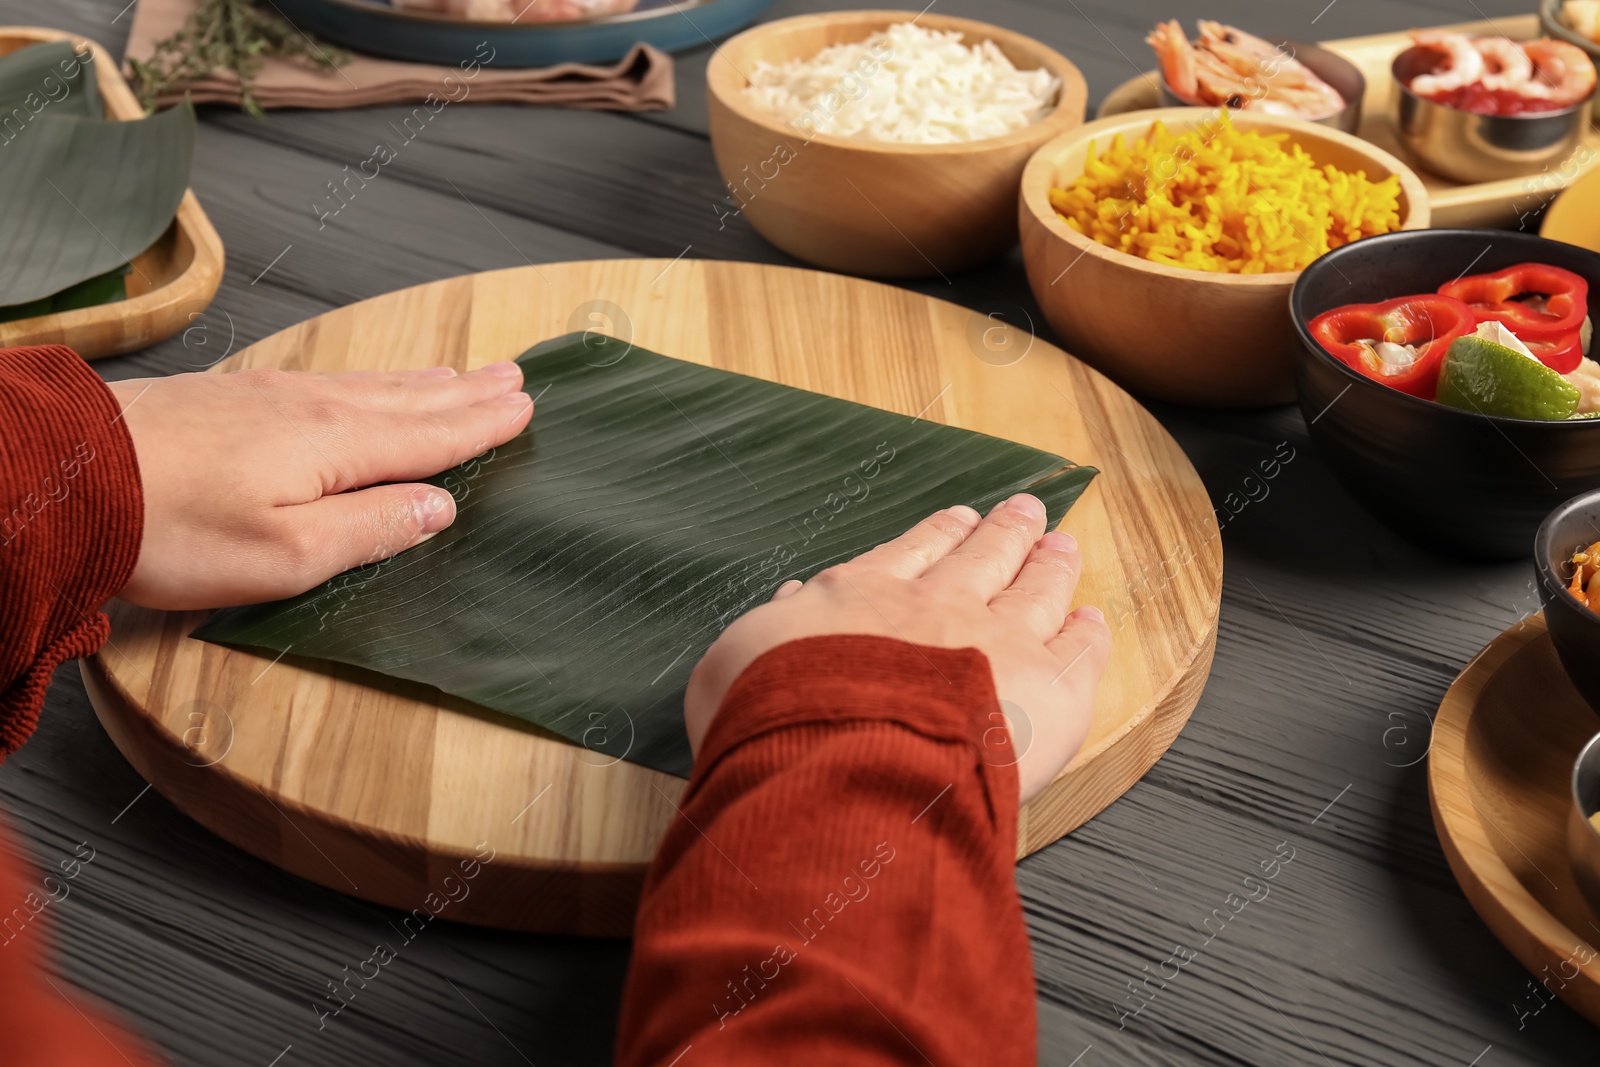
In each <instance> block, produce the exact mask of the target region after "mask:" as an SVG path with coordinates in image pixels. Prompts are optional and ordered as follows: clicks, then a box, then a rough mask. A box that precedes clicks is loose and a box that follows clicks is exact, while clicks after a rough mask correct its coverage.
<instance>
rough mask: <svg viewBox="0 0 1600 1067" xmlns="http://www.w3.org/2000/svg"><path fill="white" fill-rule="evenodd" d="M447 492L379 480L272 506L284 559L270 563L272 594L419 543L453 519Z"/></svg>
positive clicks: (268, 594) (299, 589) (267, 595)
mask: <svg viewBox="0 0 1600 1067" xmlns="http://www.w3.org/2000/svg"><path fill="white" fill-rule="evenodd" d="M455 517H456V505H455V500H454V499H452V498H451V496H450V494H449V493H448V492H447V491H445V490H443V489H440V488H437V487H435V486H431V485H415V484H413V485H380V486H374V487H373V488H371V489H362V490H359V491H357V492H351V493H335V494H332V495H330V496H325V497H323V498H322V499H320V500H314V501H312V502H311V503H309V504H291V505H287V506H283V507H279V508H277V509H275V513H274V515H273V520H274V521H275V522H276V523H278V524H280V525H279V528H278V537H277V539H276V540H277V542H278V544H279V546H280V549H281V555H282V557H283V558H282V560H281V561H280V565H279V566H277V567H273V568H270V569H269V570H268V572H267V573H270V574H271V576H272V579H273V581H274V582H276V583H277V584H278V585H279V586H280V587H279V588H275V589H270V590H263V591H261V595H258V596H256V597H255V599H257V600H261V599H275V598H281V597H286V596H294V595H296V594H299V593H303V592H305V591H306V590H307V589H312V588H315V587H316V586H317V585H319V584H321V583H322V582H325V581H327V580H328V579H329V578H332V577H333V576H334V575H336V574H340V573H342V572H344V571H347V570H349V569H350V568H352V567H359V566H362V565H363V564H367V563H376V562H378V561H379V560H382V559H388V558H389V557H390V556H393V555H395V554H397V553H400V552H404V551H405V550H406V549H408V548H410V547H412V546H413V545H417V544H421V543H422V542H423V541H426V540H427V539H428V538H430V537H432V536H433V535H434V534H436V533H438V532H439V531H440V530H443V529H444V528H445V527H447V526H449V525H450V524H451V523H452V522H454V521H455Z"/></svg>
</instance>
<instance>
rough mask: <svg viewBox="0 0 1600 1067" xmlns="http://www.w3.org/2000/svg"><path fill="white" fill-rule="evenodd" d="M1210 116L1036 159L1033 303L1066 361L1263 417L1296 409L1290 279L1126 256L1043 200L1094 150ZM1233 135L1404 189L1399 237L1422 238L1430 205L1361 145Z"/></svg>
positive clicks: (1065, 140) (1157, 117)
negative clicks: (1275, 143)
mask: <svg viewBox="0 0 1600 1067" xmlns="http://www.w3.org/2000/svg"><path fill="white" fill-rule="evenodd" d="M1213 115H1214V112H1212V111H1210V110H1207V109H1204V108H1163V109H1160V110H1155V111H1141V112H1136V113H1132V114H1128V115H1116V116H1112V117H1110V118H1104V119H1099V120H1098V121H1095V122H1091V123H1089V124H1088V125H1087V126H1084V127H1082V128H1080V129H1076V130H1072V131H1070V132H1068V133H1064V134H1062V135H1061V136H1059V137H1057V138H1056V139H1055V140H1053V141H1051V142H1049V143H1048V144H1046V145H1044V146H1043V147H1041V148H1040V149H1039V151H1038V152H1036V153H1035V154H1034V157H1033V158H1032V159H1031V160H1029V162H1028V166H1027V169H1026V170H1025V171H1023V175H1022V186H1021V192H1020V194H1019V196H1018V200H1017V213H1018V216H1019V219H1020V224H1021V229H1022V258H1023V261H1024V262H1025V263H1026V264H1027V268H1028V283H1029V285H1030V286H1032V288H1033V296H1034V299H1035V300H1037V301H1038V302H1039V304H1040V306H1041V307H1043V308H1044V314H1045V318H1046V319H1047V320H1048V321H1049V323H1050V325H1051V327H1052V328H1054V330H1055V332H1056V333H1057V334H1059V335H1060V336H1061V337H1062V338H1063V340H1064V341H1065V342H1066V346H1067V348H1068V350H1069V351H1071V352H1074V353H1077V354H1079V355H1080V356H1081V357H1082V358H1083V359H1084V360H1085V361H1087V362H1088V363H1090V364H1092V365H1093V366H1094V367H1096V368H1097V369H1099V370H1100V371H1102V372H1104V373H1105V374H1107V375H1109V376H1110V377H1111V378H1112V379H1114V380H1115V381H1117V382H1119V383H1121V384H1122V385H1123V386H1125V387H1127V388H1129V389H1132V390H1134V391H1136V392H1138V393H1140V394H1141V395H1147V396H1154V397H1159V398H1160V399H1162V400H1170V401H1173V402H1175V403H1180V404H1204V405H1207V406H1212V407H1233V408H1237V407H1261V406H1266V405H1271V404H1282V403H1285V402H1287V401H1289V400H1292V399H1294V362H1293V355H1294V352H1295V350H1296V348H1298V346H1299V344H1300V341H1299V338H1298V337H1297V336H1296V334H1295V329H1294V323H1293V321H1292V319H1291V318H1290V315H1289V293H1290V291H1291V290H1292V289H1293V288H1294V283H1295V280H1296V279H1297V278H1299V276H1300V274H1299V272H1298V271H1292V272H1274V273H1270V274H1215V273H1211V272H1208V271H1198V270H1189V269H1187V268H1185V267H1173V266H1168V265H1166V264H1164V263H1152V262H1151V261H1149V260H1147V259H1142V258H1140V257H1138V256H1133V255H1129V254H1127V253H1126V252H1123V251H1121V250H1120V249H1116V248H1110V247H1108V246H1106V245H1103V244H1101V243H1099V242H1098V241H1095V240H1092V239H1091V238H1089V237H1087V236H1085V235H1084V234H1081V233H1079V232H1078V231H1077V230H1075V229H1073V228H1072V227H1071V226H1068V225H1067V224H1066V223H1065V222H1063V221H1062V220H1061V216H1060V215H1058V214H1056V210H1055V208H1054V207H1052V206H1051V204H1050V190H1051V189H1055V188H1061V187H1063V186H1065V185H1067V184H1069V183H1070V182H1072V181H1074V180H1075V179H1077V178H1079V177H1082V175H1083V172H1084V168H1085V166H1086V165H1087V162H1088V158H1089V150H1090V148H1091V147H1092V148H1093V149H1094V151H1095V152H1096V153H1097V154H1099V153H1103V152H1104V151H1105V150H1106V146H1107V145H1108V144H1110V142H1111V140H1112V139H1113V138H1115V137H1118V136H1122V137H1124V138H1126V139H1127V140H1128V141H1129V142H1130V143H1131V142H1132V141H1133V140H1135V139H1136V138H1139V137H1142V136H1144V135H1145V134H1147V133H1149V131H1150V127H1151V126H1152V125H1153V124H1154V123H1156V122H1158V121H1159V122H1162V123H1165V125H1166V126H1167V128H1168V129H1169V130H1172V131H1173V132H1174V133H1181V132H1184V131H1186V130H1188V129H1191V128H1193V127H1194V126H1195V125H1196V123H1197V120H1199V119H1203V118H1210V117H1212V116H1213ZM1233 123H1234V125H1235V126H1237V127H1238V128H1239V129H1241V130H1266V131H1282V132H1284V133H1287V134H1288V136H1289V139H1290V141H1291V142H1292V143H1294V144H1297V145H1299V146H1300V147H1301V148H1303V149H1305V151H1306V153H1307V154H1308V155H1310V156H1311V157H1312V158H1313V159H1314V160H1316V162H1317V163H1319V164H1322V165H1328V164H1331V165H1333V166H1336V167H1338V168H1339V169H1341V170H1343V171H1346V172H1349V173H1354V172H1356V171H1364V172H1365V173H1366V175H1367V177H1369V178H1371V179H1372V180H1373V181H1381V180H1382V179H1384V178H1387V177H1389V176H1390V175H1398V176H1399V179H1400V228H1401V229H1404V230H1420V229H1425V228H1426V227H1427V225H1428V219H1429V213H1428V196H1427V194H1426V193H1425V192H1423V189H1422V183H1421V181H1420V180H1419V179H1418V178H1417V176H1416V174H1414V173H1413V172H1412V171H1411V169H1410V168H1409V167H1407V166H1406V165H1405V164H1404V163H1401V162H1400V161H1399V160H1398V159H1396V158H1395V157H1394V156H1392V155H1390V154H1389V153H1387V152H1385V151H1383V150H1381V149H1379V148H1377V147H1375V146H1373V145H1371V144H1368V143H1367V142H1366V141H1363V140H1361V139H1360V138H1359V137H1353V136H1351V135H1350V134H1347V133H1344V132H1342V131H1340V130H1335V129H1330V128H1329V127H1327V126H1319V125H1315V124H1313V123H1309V122H1298V121H1293V120H1285V119H1280V118H1273V117H1270V116H1262V115H1258V114H1256V113H1254V112H1249V111H1244V112H1240V113H1238V114H1236V115H1235V116H1234V117H1233Z"/></svg>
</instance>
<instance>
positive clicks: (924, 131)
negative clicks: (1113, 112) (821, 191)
mask: <svg viewBox="0 0 1600 1067" xmlns="http://www.w3.org/2000/svg"><path fill="white" fill-rule="evenodd" d="M1060 90H1061V81H1060V79H1059V78H1057V77H1056V76H1055V75H1053V74H1051V73H1050V72H1049V71H1047V70H1043V69H1041V70H1028V71H1019V70H1017V68H1016V67H1014V66H1012V65H1011V61H1010V60H1009V59H1007V58H1006V56H1005V53H1003V52H1001V51H1000V49H999V48H997V47H996V46H995V44H994V42H992V41H980V42H979V43H978V44H976V45H974V46H971V47H968V46H967V45H964V44H962V43H961V34H960V33H958V32H955V31H949V32H941V31H938V30H928V29H923V28H922V27H921V26H917V25H914V24H913V23H910V22H901V23H897V24H896V25H893V26H890V27H889V28H888V29H887V30H882V31H879V32H877V33H874V34H873V35H872V36H870V37H868V38H867V39H866V40H864V41H860V42H857V43H854V44H836V45H833V46H831V47H829V48H824V49H823V50H822V51H821V52H818V53H817V54H816V55H814V56H812V57H811V58H810V59H804V60H802V59H792V60H790V61H789V62H787V63H783V64H781V65H775V64H771V63H758V64H756V67H755V69H754V70H752V71H751V72H750V85H749V87H748V88H747V89H746V90H745V92H746V93H747V94H748V95H749V97H750V99H751V100H752V101H753V102H754V103H756V104H757V105H759V106H760V107H762V108H765V109H766V110H767V111H770V112H772V113H773V114H774V115H776V116H778V118H780V119H782V120H783V121H784V122H786V123H788V124H789V125H791V126H793V127H794V128H795V129H796V130H798V131H799V132H801V133H803V134H804V135H805V136H806V138H807V139H808V140H809V139H810V137H811V136H813V135H814V134H818V133H826V134H829V135H831V136H834V137H852V138H856V139H859V140H869V141H890V142H894V143H898V144H953V143H957V142H961V141H978V140H982V139H983V138H986V137H999V136H1001V135H1002V134H1006V133H1010V132H1011V131H1013V130H1020V129H1022V128H1023V127H1025V126H1031V125H1033V124H1034V123H1035V122H1038V121H1039V120H1040V119H1042V118H1044V117H1045V115H1046V114H1048V113H1049V112H1050V110H1051V109H1052V108H1053V107H1054V106H1055V102H1056V96H1057V94H1058V93H1059V92H1060Z"/></svg>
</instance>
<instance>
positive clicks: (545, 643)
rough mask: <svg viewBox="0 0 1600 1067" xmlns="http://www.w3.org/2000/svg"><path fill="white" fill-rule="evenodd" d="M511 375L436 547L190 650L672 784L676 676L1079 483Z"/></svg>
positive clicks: (588, 379)
mask: <svg viewBox="0 0 1600 1067" xmlns="http://www.w3.org/2000/svg"><path fill="white" fill-rule="evenodd" d="M519 362H520V363H521V364H522V368H523V371H524V374H525V378H526V382H527V386H526V388H527V391H528V392H529V393H530V394H533V395H535V396H537V397H538V404H539V407H538V414H537V416H536V417H535V418H534V421H533V424H532V425H531V426H530V428H529V429H528V430H527V431H525V432H523V433H522V434H521V435H520V436H518V437H517V438H516V439H514V440H513V441H511V442H509V443H507V444H505V445H502V446H501V447H500V448H498V449H495V450H493V451H491V452H490V453H487V454H486V455H484V456H480V457H478V458H477V459H475V460H473V461H471V462H469V463H466V464H464V465H462V466H461V467H458V468H456V469H455V470H453V471H450V472H447V473H446V474H444V475H441V476H440V477H438V478H436V479H434V480H433V481H434V484H437V485H441V486H444V487H446V488H448V489H450V491H451V492H452V493H453V494H454V495H455V497H456V501H457V506H458V511H457V517H456V521H455V524H454V525H453V526H451V527H450V529H448V530H446V531H444V532H443V533H441V534H439V535H438V536H437V537H435V538H433V539H432V540H430V541H427V542H424V543H423V544H421V545H419V546H417V547H416V548H413V549H411V550H409V551H407V552H405V553H403V554H401V555H399V556H397V557H395V558H393V559H391V560H387V561H384V562H380V563H375V564H371V565H368V566H366V567H362V568H358V569H356V570H354V571H349V572H347V573H345V574H343V575H340V576H339V577H337V578H335V579H333V580H332V581H331V582H328V583H327V584H325V585H323V586H321V587H320V588H317V589H314V590H312V591H311V592H309V593H306V594H304V595H302V596H299V597H296V598H293V599H291V600H285V601H280V602H278V603H275V604H264V605H256V606H253V607H247V608H233V609H229V610H226V611H222V612H219V613H218V614H216V615H215V616H213V617H212V618H211V619H210V620H209V621H208V622H207V623H206V624H204V625H203V626H201V627H200V628H199V629H198V630H197V631H195V636H196V637H200V638H203V639H205V640H209V641H216V642H221V643H225V644H231V645H241V646H248V647H254V648H260V649H266V650H268V651H270V652H292V653H293V654H294V655H296V656H308V657H312V658H315V659H323V660H333V661H336V662H339V663H348V664H354V665H356V666H359V667H364V668H368V669H370V670H374V671H379V672H382V673H384V674H388V675H392V676H395V677H398V678H404V679H409V680H411V681H415V682H423V683H426V684H429V685H432V686H435V687H437V688H438V689H441V690H443V691H444V692H446V693H451V694H454V695H456V696H459V697H463V698H465V699H467V700H469V701H474V702H476V703H478V704H481V705H483V706H485V707H489V708H493V709H495V710H498V711H501V712H505V713H506V714H509V715H513V716H516V717H518V718H521V719H526V720H528V721H530V722H533V723H536V724H537V725H539V726H542V727H545V728H547V729H549V730H552V731H554V732H555V733H557V734H560V735H561V736H563V737H565V738H567V739H569V740H571V741H575V742H577V743H579V744H582V745H585V746H586V747H588V748H590V749H592V750H594V751H596V752H598V753H602V754H604V757H605V758H607V759H618V758H626V759H631V760H634V761H636V762H639V763H643V764H645V765H646V766H650V767H654V768H657V769H659V770H664V771H668V772H671V773H674V774H679V775H685V774H687V773H688V770H689V766H690V755H689V746H688V740H687V738H686V737H685V735H684V732H683V714H682V694H683V689H684V685H685V684H686V683H687V681H688V678H689V672H690V671H691V670H692V669H693V667H694V665H695V663H696V662H697V661H698V660H699V658H700V656H701V654H702V653H703V652H704V651H705V649H706V648H707V647H708V646H709V645H710V644H711V642H712V640H713V639H714V638H715V637H716V636H717V634H718V633H720V632H721V631H722V629H723V628H724V627H725V626H726V625H727V624H728V623H729V622H731V621H732V620H733V619H735V618H737V617H738V616H739V615H740V614H741V613H743V612H744V611H746V610H748V609H749V608H751V607H753V606H755V605H756V604H759V603H762V602H764V601H766V600H767V599H768V598H770V597H771V595H772V592H773V590H775V589H776V588H777V587H778V586H779V585H780V584H782V583H783V582H784V581H786V580H788V579H790V578H802V579H803V578H807V577H809V576H811V575H813V574H815V573H817V572H818V571H819V570H822V569H823V568H825V567H828V566H830V565H832V564H834V563H839V562H842V561H844V560H846V559H849V558H851V557H853V556H855V555H857V554H858V553H860V552H863V551H865V550H866V549H868V548H871V547H872V546H874V545H877V544H881V543H882V542H884V541H886V540H889V539H890V538H892V537H895V536H897V535H899V534H900V533H902V532H904V531H905V530H906V529H907V528H908V527H910V526H911V525H913V524H914V523H916V522H917V521H918V520H920V519H922V518H924V517H926V516H927V515H929V514H931V513H932V512H934V511H936V510H938V509H940V508H944V507H949V506H952V505H954V504H970V505H972V506H973V507H976V508H979V509H980V510H985V511H986V510H987V509H988V508H990V507H992V506H993V505H994V504H996V503H998V502H999V501H1001V500H1003V499H1005V498H1006V497H1008V496H1010V495H1012V494H1013V493H1016V492H1020V491H1023V490H1027V491H1030V492H1032V493H1035V494H1036V495H1038V496H1039V497H1040V499H1042V500H1043V501H1044V502H1045V506H1046V508H1047V510H1048V511H1049V516H1050V522H1051V524H1052V525H1053V524H1054V523H1056V522H1058V521H1059V520H1060V519H1061V516H1062V515H1064V514H1065V513H1066V510H1067V508H1068V507H1070V506H1071V504H1072V503H1073V501H1075V500H1076V499H1077V498H1078V496H1079V495H1080V494H1081V493H1082V492H1083V490H1084V488H1085V487H1086V486H1087V485H1088V484H1089V481H1090V480H1091V479H1092V478H1093V477H1094V476H1095V474H1096V471H1095V470H1094V468H1092V467H1078V466H1074V465H1072V464H1071V463H1070V462H1068V461H1067V460H1064V459H1062V458H1061V457H1060V456H1055V455H1051V454H1050V453H1048V452H1042V451H1039V450H1038V449H1034V448H1028V447H1026V446H1023V445H1018V444H1014V443H1012V442H1009V441H1003V440H1000V439H998V438H994V437H988V436H985V435H983V434H978V433H973V432H971V431H969V430H963V429H958V428H955V427H949V426H942V425H939V424H937V423H932V422H924V421H920V420H918V419H913V418H910V417H908V416H905V415H897V414H894V413H892V412H887V411H882V410H879V409H877V408H872V407H866V406H864V405H861V404H854V403H850V402H849V401H845V400H837V399H834V398H832V397H827V396H822V395H820V394H817V393H809V392H805V391H803V390H800V389H793V388H790V387H788V386H784V385H777V384H774V383H772V382H767V381H763V380H761V379H759V378H750V377H746V376H744V375H740V374H733V373H729V372H727V371H722V370H715V369H712V368H709V367H702V366H699V365H697V364H693V363H686V362H683V361H680V360H676V359H669V358H667V357H666V356H660V355H656V354H655V353H653V352H647V351H645V350H644V349H641V348H637V347H633V346H630V345H628V344H627V343H626V342H623V341H619V340H616V339H613V338H607V337H603V336H601V335H598V334H595V333H588V334H573V335H569V336H566V337H559V338H556V339H554V340H551V341H547V342H545V343H543V344H541V345H538V346H536V347H535V348H533V349H530V350H529V351H528V352H527V353H525V354H524V355H523V356H522V358H521V359H520V361H519ZM596 758H597V759H598V758H600V757H596Z"/></svg>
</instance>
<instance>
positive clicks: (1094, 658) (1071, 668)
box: [1045, 606, 1111, 693]
mask: <svg viewBox="0 0 1600 1067" xmlns="http://www.w3.org/2000/svg"><path fill="white" fill-rule="evenodd" d="M1045 648H1047V649H1048V650H1049V651H1050V654H1051V655H1053V656H1055V658H1056V662H1057V663H1059V664H1060V665H1061V666H1060V668H1059V669H1058V671H1057V673H1056V676H1055V677H1054V678H1052V679H1051V680H1050V684H1051V685H1052V686H1054V687H1057V688H1061V687H1065V688H1066V689H1067V690H1068V691H1071V690H1073V689H1074V687H1083V688H1079V689H1078V690H1077V691H1079V692H1084V693H1093V692H1094V689H1095V686H1097V685H1098V684H1099V683H1100V676H1101V675H1102V674H1104V673H1105V670H1106V660H1107V659H1109V658H1110V656H1111V628H1110V627H1109V626H1107V625H1106V617H1105V615H1104V614H1102V613H1101V611H1100V609H1099V608H1095V607H1088V606H1085V607H1081V608H1077V609H1076V610H1074V611H1073V612H1072V614H1070V615H1068V616H1067V618H1066V621H1065V622H1063V623H1062V624H1061V630H1060V632H1058V633H1057V634H1056V636H1054V637H1052V638H1051V639H1050V640H1049V641H1046V642H1045Z"/></svg>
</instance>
